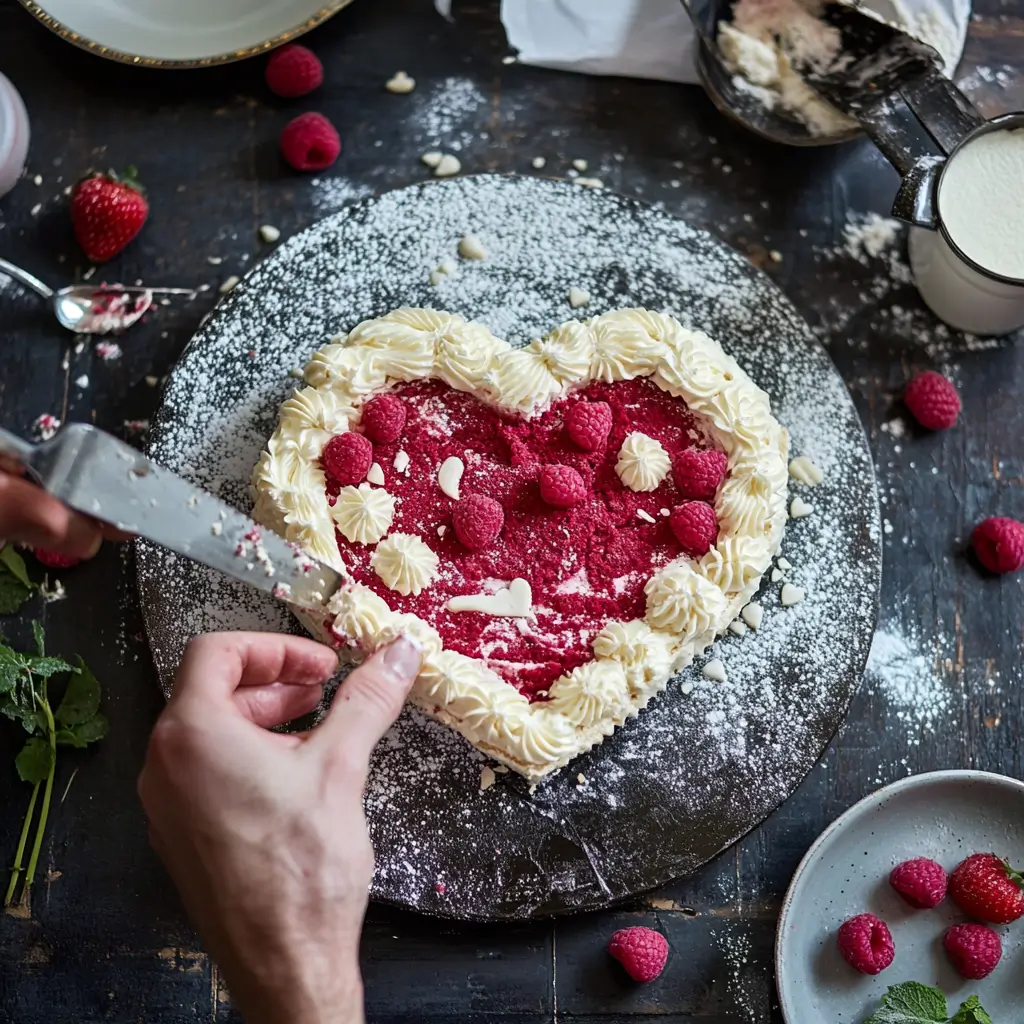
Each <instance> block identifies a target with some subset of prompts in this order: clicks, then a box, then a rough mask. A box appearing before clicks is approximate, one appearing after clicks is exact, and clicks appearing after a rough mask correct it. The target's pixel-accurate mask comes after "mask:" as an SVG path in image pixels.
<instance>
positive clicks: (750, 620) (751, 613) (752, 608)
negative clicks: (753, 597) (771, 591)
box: [740, 601, 764, 629]
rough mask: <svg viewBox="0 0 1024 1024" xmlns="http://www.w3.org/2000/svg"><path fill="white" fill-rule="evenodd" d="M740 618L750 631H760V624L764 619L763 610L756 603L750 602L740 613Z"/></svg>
mask: <svg viewBox="0 0 1024 1024" xmlns="http://www.w3.org/2000/svg"><path fill="white" fill-rule="evenodd" d="M740 618H741V619H743V621H744V622H745V623H746V624H747V625H748V626H749V627H750V628H751V629H760V628H761V622H762V620H763V619H764V609H763V608H762V607H761V606H760V605H759V604H758V603H757V602H756V601H751V602H750V604H748V605H747V606H746V608H744V609H743V611H741V612H740Z"/></svg>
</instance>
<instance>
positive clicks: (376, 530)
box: [331, 484, 395, 544]
mask: <svg viewBox="0 0 1024 1024" xmlns="http://www.w3.org/2000/svg"><path fill="white" fill-rule="evenodd" d="M331 515H332V516H333V518H334V522H335V524H336V525H337V527H338V529H339V530H340V531H341V533H342V536H344V537H345V539H346V540H349V541H352V542H353V543H356V544H376V543H377V541H379V540H380V539H381V537H383V536H384V534H385V533H387V532H388V530H390V529H391V523H392V521H393V520H394V518H395V499H394V497H393V496H392V495H390V494H388V492H387V491H385V490H383V489H381V488H373V487H371V486H370V485H369V484H360V485H359V486H358V487H352V486H348V487H342V488H341V490H339V491H338V498H337V500H336V501H335V503H334V507H333V508H332V509H331Z"/></svg>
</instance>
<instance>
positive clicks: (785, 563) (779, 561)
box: [775, 555, 793, 569]
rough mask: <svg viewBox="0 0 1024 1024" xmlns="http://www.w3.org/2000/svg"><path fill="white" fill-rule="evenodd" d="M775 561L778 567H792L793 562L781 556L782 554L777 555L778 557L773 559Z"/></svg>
mask: <svg viewBox="0 0 1024 1024" xmlns="http://www.w3.org/2000/svg"><path fill="white" fill-rule="evenodd" d="M775 563H776V565H778V567H779V568H780V569H792V568H793V563H792V562H791V561H790V560H789V559H788V558H783V557H782V555H779V557H778V558H777V559H775Z"/></svg>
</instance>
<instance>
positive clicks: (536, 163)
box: [530, 156, 547, 171]
mask: <svg viewBox="0 0 1024 1024" xmlns="http://www.w3.org/2000/svg"><path fill="white" fill-rule="evenodd" d="M546 163H547V160H545V159H544V157H542V156H535V157H534V158H533V159H532V160H531V161H530V164H531V165H532V166H533V168H534V169H535V170H538V171H539V170H540V169H541V168H542V167H543V166H544V165H545V164H546Z"/></svg>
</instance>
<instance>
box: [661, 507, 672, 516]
mask: <svg viewBox="0 0 1024 1024" xmlns="http://www.w3.org/2000/svg"><path fill="white" fill-rule="evenodd" d="M658 515H662V516H670V515H672V511H671V509H667V508H661V509H658Z"/></svg>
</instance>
